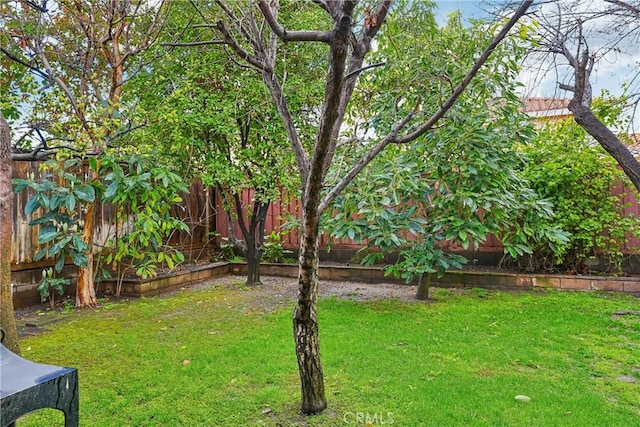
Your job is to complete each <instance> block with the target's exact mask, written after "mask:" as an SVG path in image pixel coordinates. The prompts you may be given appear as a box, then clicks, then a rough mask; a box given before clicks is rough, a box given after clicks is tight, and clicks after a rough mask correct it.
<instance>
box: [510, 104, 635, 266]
mask: <svg viewBox="0 0 640 427" xmlns="http://www.w3.org/2000/svg"><path fill="white" fill-rule="evenodd" d="M594 110H595V111H596V112H597V113H598V114H599V115H600V117H602V120H603V121H604V122H606V123H610V124H612V125H613V124H614V123H612V121H614V120H616V119H617V117H618V116H619V111H617V110H616V109H615V108H614V109H612V108H611V104H610V103H608V102H604V101H602V100H597V101H596V102H594ZM521 152H522V153H523V154H524V155H525V156H526V157H527V159H528V160H527V162H526V164H525V166H524V168H523V170H522V175H523V177H524V178H525V179H526V180H527V181H528V182H529V183H530V185H531V187H532V188H533V189H535V191H536V192H537V193H538V194H540V195H542V196H544V197H545V198H547V199H548V200H549V201H550V202H551V203H552V204H553V206H554V210H555V212H556V217H555V218H554V219H553V223H554V224H556V225H557V226H558V227H560V228H562V229H563V230H565V231H567V232H568V233H570V235H569V239H568V241H567V242H566V244H564V245H560V246H559V247H557V248H556V250H555V251H554V250H551V248H548V247H535V249H534V251H533V254H532V255H531V256H530V257H528V258H527V259H525V260H520V261H519V262H520V263H521V264H523V266H525V267H527V268H531V269H546V270H551V269H555V268H561V269H562V270H564V271H568V272H575V273H584V272H586V271H587V270H588V268H589V261H590V259H592V258H594V257H600V258H601V259H602V261H604V262H605V265H606V266H608V268H610V269H611V270H612V271H613V272H619V271H620V264H621V261H622V260H623V253H622V249H623V248H624V247H625V246H626V244H627V242H628V240H629V238H630V237H632V236H633V235H634V234H635V235H636V236H637V235H638V234H639V233H640V222H639V221H638V218H637V217H635V216H633V215H628V214H626V213H625V208H626V206H625V195H626V194H625V192H624V191H623V189H624V188H626V189H627V190H626V191H633V190H632V188H633V187H632V185H631V184H630V183H629V182H628V180H627V179H626V177H625V175H624V173H623V172H622V171H621V170H620V169H619V168H617V167H616V162H615V160H614V159H613V158H612V157H611V156H609V155H608V154H607V153H606V152H605V151H604V150H603V149H602V147H600V146H599V145H597V144H596V143H595V142H594V141H593V140H592V139H591V138H590V137H589V136H588V135H587V133H586V132H585V131H584V130H583V129H582V128H581V127H579V126H578V125H577V124H576V123H575V122H574V121H573V119H567V120H563V121H559V122H553V123H547V124H546V125H545V126H544V127H542V128H541V129H540V130H539V131H538V133H537V135H536V137H535V138H533V139H532V140H531V141H530V142H529V143H527V144H524V145H522V146H521ZM623 184H624V185H623ZM627 249H629V248H627Z"/></svg>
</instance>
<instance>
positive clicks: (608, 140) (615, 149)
mask: <svg viewBox="0 0 640 427" xmlns="http://www.w3.org/2000/svg"><path fill="white" fill-rule="evenodd" d="M569 111H571V112H572V113H573V118H574V119H575V121H576V123H578V124H579V125H580V126H581V127H582V128H583V129H584V130H585V131H586V132H587V133H588V134H589V135H591V136H592V137H594V138H595V140H596V141H598V143H599V144H600V145H601V146H602V148H604V149H605V151H606V152H607V153H609V154H611V157H613V158H614V159H616V162H618V164H619V165H620V167H621V168H622V170H623V172H624V173H625V174H626V175H627V177H629V180H631V182H632V183H633V185H634V186H635V187H636V189H637V190H638V191H640V162H638V161H637V160H636V158H635V157H634V156H633V154H631V152H630V151H629V149H628V148H627V147H626V146H625V145H624V144H623V143H622V142H620V139H618V137H617V136H616V135H615V134H614V133H613V132H611V130H610V129H609V128H608V127H607V126H605V124H604V123H602V122H601V121H600V120H599V119H598V118H597V117H596V116H595V115H594V114H593V112H592V111H591V109H590V108H589V107H587V106H585V105H583V104H582V103H581V101H580V100H578V99H575V98H574V99H573V100H571V102H570V103H569Z"/></svg>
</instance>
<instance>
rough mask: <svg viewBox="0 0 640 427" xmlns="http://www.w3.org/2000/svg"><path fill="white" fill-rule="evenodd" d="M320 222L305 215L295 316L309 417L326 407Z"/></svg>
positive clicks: (301, 380)
mask: <svg viewBox="0 0 640 427" xmlns="http://www.w3.org/2000/svg"><path fill="white" fill-rule="evenodd" d="M318 222H319V218H318V217H315V218H314V219H313V220H308V219H307V218H306V215H305V214H304V213H303V226H302V236H301V239H300V240H301V241H300V257H299V272H298V303H297V304H296V308H295V311H294V315H293V336H294V340H295V344H296V356H297V358H298V370H299V372H300V384H301V392H302V412H303V413H304V414H307V415H311V414H317V413H320V412H322V411H323V410H324V409H325V408H326V407H327V399H326V397H325V394H324V375H323V373H322V363H321V361H320V341H319V336H318V313H317V306H318V241H319V239H318Z"/></svg>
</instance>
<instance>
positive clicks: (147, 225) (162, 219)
mask: <svg viewBox="0 0 640 427" xmlns="http://www.w3.org/2000/svg"><path fill="white" fill-rule="evenodd" d="M101 169H102V170H103V173H104V182H105V190H104V194H103V196H102V202H103V203H112V204H114V205H115V207H116V217H115V221H114V228H115V229H116V230H119V233H116V236H110V239H109V241H108V242H107V247H106V248H105V251H106V254H101V259H105V261H106V263H107V264H109V265H110V266H111V267H112V269H114V270H118V273H119V274H118V284H117V286H116V296H120V291H121V289H122V279H123V277H124V274H125V272H126V270H127V268H126V263H127V262H128V263H129V267H130V268H131V269H133V271H135V273H136V275H138V276H140V277H143V278H147V277H153V276H155V275H156V274H157V268H158V266H159V265H162V264H166V265H167V267H168V268H169V269H173V268H174V267H175V266H176V265H177V264H179V263H181V262H182V261H184V255H183V254H182V252H180V251H178V250H176V249H175V248H173V247H171V246H170V245H167V244H166V241H167V240H168V238H169V237H170V236H171V235H172V234H173V233H175V232H179V231H189V227H188V226H187V224H185V223H184V222H183V221H182V220H180V219H178V218H175V217H173V216H171V207H172V206H176V205H178V204H179V203H180V202H182V198H181V197H180V193H185V192H187V191H188V190H189V189H188V187H187V186H186V184H185V183H184V181H183V180H182V178H181V177H180V176H178V175H177V174H175V173H173V172H172V171H171V170H168V169H167V168H166V167H163V166H162V165H157V164H156V163H155V162H154V160H153V159H152V158H149V157H144V156H140V155H132V156H128V157H127V158H126V159H122V160H121V159H120V158H119V157H118V156H106V157H104V158H103V159H102V162H101Z"/></svg>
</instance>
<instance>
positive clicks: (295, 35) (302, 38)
mask: <svg viewBox="0 0 640 427" xmlns="http://www.w3.org/2000/svg"><path fill="white" fill-rule="evenodd" d="M258 8H260V12H262V16H264V18H265V20H266V21H267V23H268V24H269V27H271V30H272V31H273V32H274V33H275V34H276V35H277V36H278V37H279V38H280V39H282V40H284V41H297V42H322V43H329V41H330V40H331V33H330V32H328V31H287V30H285V29H284V28H283V27H282V26H280V24H279V23H278V21H277V19H276V18H275V16H274V15H273V13H272V11H271V6H269V4H268V3H267V2H266V1H265V0H260V1H259V2H258ZM324 9H325V10H327V9H326V8H324Z"/></svg>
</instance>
